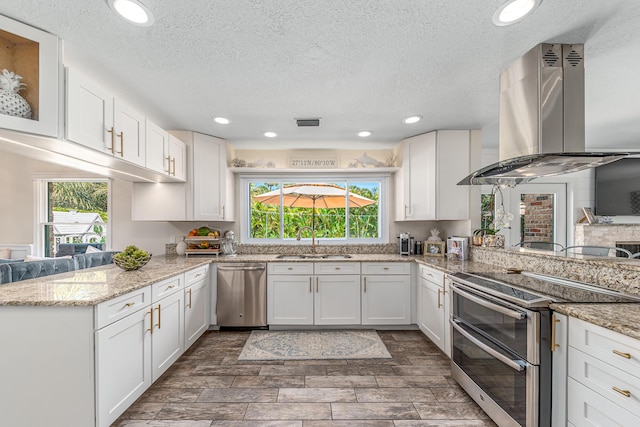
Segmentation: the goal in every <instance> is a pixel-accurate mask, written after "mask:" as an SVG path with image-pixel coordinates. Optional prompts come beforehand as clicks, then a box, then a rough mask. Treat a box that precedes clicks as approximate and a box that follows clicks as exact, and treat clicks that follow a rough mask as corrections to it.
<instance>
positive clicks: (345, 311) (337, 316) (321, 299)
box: [313, 274, 360, 325]
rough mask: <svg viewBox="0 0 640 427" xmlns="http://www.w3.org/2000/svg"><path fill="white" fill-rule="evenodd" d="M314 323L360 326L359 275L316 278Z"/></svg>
mask: <svg viewBox="0 0 640 427" xmlns="http://www.w3.org/2000/svg"><path fill="white" fill-rule="evenodd" d="M315 280H316V293H315V296H314V304H313V307H314V323H315V324H316V325H359V324H360V275H359V274H358V275H335V276H332V275H322V276H316V277H315Z"/></svg>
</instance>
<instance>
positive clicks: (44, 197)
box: [33, 177, 113, 256]
mask: <svg viewBox="0 0 640 427" xmlns="http://www.w3.org/2000/svg"><path fill="white" fill-rule="evenodd" d="M50 182H106V183H107V214H108V217H107V222H102V223H97V222H94V223H86V224H87V225H99V226H105V227H106V228H107V236H106V238H105V242H104V247H103V250H105V251H108V250H111V238H112V235H113V230H112V228H111V224H112V223H113V218H112V216H113V209H112V199H113V192H112V189H113V185H112V182H113V180H112V179H110V178H80V177H78V178H53V177H52V178H38V179H37V180H36V181H35V187H36V188H35V192H34V193H35V198H36V200H35V207H36V209H35V221H34V224H35V225H34V227H35V228H34V231H33V236H34V241H35V242H34V252H35V253H34V255H36V256H44V254H45V232H44V227H45V226H46V225H53V224H55V222H52V221H49V218H48V216H47V215H48V202H49V200H48V197H49V191H48V185H49V183H50ZM82 224H85V223H82Z"/></svg>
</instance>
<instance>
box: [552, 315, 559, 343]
mask: <svg viewBox="0 0 640 427" xmlns="http://www.w3.org/2000/svg"><path fill="white" fill-rule="evenodd" d="M556 323H560V319H557V318H556V315H555V314H552V315H551V351H556V348H558V347H560V344H557V343H556Z"/></svg>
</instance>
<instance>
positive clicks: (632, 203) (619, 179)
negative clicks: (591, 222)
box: [595, 158, 640, 215]
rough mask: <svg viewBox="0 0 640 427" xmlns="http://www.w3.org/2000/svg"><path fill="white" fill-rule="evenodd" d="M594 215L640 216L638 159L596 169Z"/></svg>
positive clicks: (621, 161) (639, 162)
mask: <svg viewBox="0 0 640 427" xmlns="http://www.w3.org/2000/svg"><path fill="white" fill-rule="evenodd" d="M595 214H596V215H640V158H627V159H621V160H618V161H615V162H613V163H609V164H607V165H604V166H598V167H597V168H596V209H595Z"/></svg>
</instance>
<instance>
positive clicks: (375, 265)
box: [362, 262, 411, 274]
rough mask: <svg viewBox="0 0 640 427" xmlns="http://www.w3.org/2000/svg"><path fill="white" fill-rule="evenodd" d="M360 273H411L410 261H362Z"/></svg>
mask: <svg viewBox="0 0 640 427" xmlns="http://www.w3.org/2000/svg"><path fill="white" fill-rule="evenodd" d="M362 274H411V263H410V262H363V263H362Z"/></svg>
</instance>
